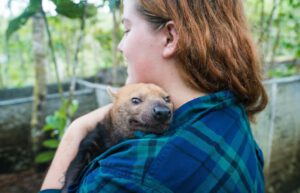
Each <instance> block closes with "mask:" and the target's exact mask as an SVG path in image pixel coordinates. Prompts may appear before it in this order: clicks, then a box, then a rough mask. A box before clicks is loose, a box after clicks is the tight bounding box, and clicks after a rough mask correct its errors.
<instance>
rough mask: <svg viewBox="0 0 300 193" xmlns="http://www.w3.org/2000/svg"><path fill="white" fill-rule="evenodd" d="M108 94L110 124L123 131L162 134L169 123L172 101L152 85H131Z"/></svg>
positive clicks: (171, 114) (162, 91)
mask: <svg viewBox="0 0 300 193" xmlns="http://www.w3.org/2000/svg"><path fill="white" fill-rule="evenodd" d="M111 95H112V97H113V107H112V110H111V117H112V119H113V120H112V121H113V124H114V126H116V127H117V128H119V129H123V130H124V131H125V132H127V131H134V130H141V131H144V132H152V133H162V132H163V131H165V130H166V129H167V127H168V125H169V124H170V123H171V120H172V116H173V104H172V102H171V99H170V96H169V95H168V94H167V93H166V92H165V91H164V90H163V89H162V88H160V87H158V86H156V85H154V84H143V83H140V84H130V85H127V86H124V87H122V88H121V89H119V90H118V91H117V92H116V93H111Z"/></svg>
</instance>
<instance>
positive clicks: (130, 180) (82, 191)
mask: <svg viewBox="0 0 300 193" xmlns="http://www.w3.org/2000/svg"><path fill="white" fill-rule="evenodd" d="M115 172H117V171H115ZM162 190H163V191H162ZM77 192H78V193H88V192H95V193H96V192H97V193H98V192H99V193H129V192H130V193H134V192H136V193H148V192H152V193H156V192H157V193H158V192H165V193H170V192H171V191H170V190H168V189H167V188H165V187H160V185H159V183H156V182H153V181H148V180H147V179H144V180H142V179H141V178H140V177H136V178H135V177H133V176H132V175H128V174H125V173H123V174H122V173H114V172H112V173H103V172H99V171H98V172H95V173H91V174H90V175H88V176H86V178H85V179H84V180H83V183H82V184H81V185H80V187H78V190H77Z"/></svg>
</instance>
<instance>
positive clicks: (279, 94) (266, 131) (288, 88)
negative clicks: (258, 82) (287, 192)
mask: <svg viewBox="0 0 300 193" xmlns="http://www.w3.org/2000/svg"><path fill="white" fill-rule="evenodd" d="M265 86H266V89H267V92H268V95H269V104H268V106H267V108H266V109H265V111H263V112H262V113H260V114H259V115H258V117H257V123H256V124H253V134H254V136H255V138H256V139H257V142H258V144H259V145H260V147H261V148H262V151H263V153H264V159H265V167H264V169H265V171H264V172H265V176H266V181H267V185H268V191H269V192H278V190H280V189H282V186H285V184H287V183H288V182H289V181H291V180H294V178H295V176H299V174H300V164H299V163H300V76H295V77H289V78H281V79H274V80H268V81H266V82H265ZM299 185H300V181H299Z"/></svg>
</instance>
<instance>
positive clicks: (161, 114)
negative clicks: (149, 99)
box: [153, 106, 171, 123]
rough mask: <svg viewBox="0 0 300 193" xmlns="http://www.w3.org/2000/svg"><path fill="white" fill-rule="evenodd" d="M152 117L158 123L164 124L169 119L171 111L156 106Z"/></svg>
mask: <svg viewBox="0 0 300 193" xmlns="http://www.w3.org/2000/svg"><path fill="white" fill-rule="evenodd" d="M153 117H154V118H155V120H157V121H159V122H162V123H163V122H166V121H168V120H169V119H170V118H171V110H170V109H169V108H168V107H166V106H156V107H154V108H153Z"/></svg>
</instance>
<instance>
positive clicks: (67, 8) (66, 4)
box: [52, 0, 97, 19]
mask: <svg viewBox="0 0 300 193" xmlns="http://www.w3.org/2000/svg"><path fill="white" fill-rule="evenodd" d="M52 2H53V3H54V4H55V5H56V12H57V13H58V14H60V15H63V16H65V17H68V18H71V19H76V18H79V19H80V18H82V16H83V12H84V10H83V8H84V2H82V1H81V2H80V3H74V2H73V1H71V0H52ZM96 14H97V8H96V7H95V6H94V5H92V4H87V9H86V17H92V16H95V15H96Z"/></svg>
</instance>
